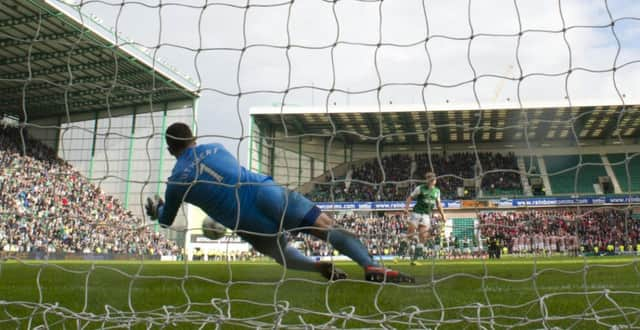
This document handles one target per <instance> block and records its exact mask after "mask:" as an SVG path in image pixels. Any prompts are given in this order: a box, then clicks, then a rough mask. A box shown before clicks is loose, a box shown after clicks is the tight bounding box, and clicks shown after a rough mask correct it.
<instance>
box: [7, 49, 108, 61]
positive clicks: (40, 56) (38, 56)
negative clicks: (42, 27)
mask: <svg viewBox="0 0 640 330" xmlns="http://www.w3.org/2000/svg"><path fill="white" fill-rule="evenodd" d="M104 49H105V48H104V47H85V48H78V49H72V50H67V51H63V52H52V53H49V52H39V53H34V54H31V56H16V57H10V58H3V59H0V65H8V64H19V63H26V62H29V61H40V60H51V59H58V58H64V57H69V56H77V55H84V54H94V55H99V54H101V53H102V52H103V51H104Z"/></svg>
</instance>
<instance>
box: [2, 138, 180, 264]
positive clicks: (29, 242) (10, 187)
mask: <svg viewBox="0 0 640 330" xmlns="http://www.w3.org/2000/svg"><path fill="white" fill-rule="evenodd" d="M22 132H23V133H24V134H23V135H22V136H23V137H24V143H23V139H22V138H21V133H20V129H19V128H16V127H12V126H7V125H3V126H0V252H4V253H12V252H27V253H31V252H40V253H93V254H95V253H98V254H103V253H117V254H136V255H170V254H173V255H175V254H177V253H178V252H179V250H180V249H179V248H178V246H177V245H176V244H175V242H173V241H170V240H167V239H166V238H165V237H164V236H163V235H162V234H160V233H157V232H154V231H152V230H151V229H150V228H148V227H141V220H140V219H139V218H137V217H135V216H134V215H133V214H132V213H131V211H129V210H127V209H125V208H124V207H123V205H122V204H121V203H120V201H119V200H118V199H116V198H114V197H112V196H110V195H108V194H105V193H104V192H103V191H102V190H101V189H100V188H99V187H97V186H96V185H94V184H92V183H91V182H89V180H88V179H87V178H86V177H84V176H83V175H82V174H80V173H79V172H78V171H76V170H75V169H74V168H73V166H71V165H70V164H69V163H68V162H66V161H64V160H62V159H60V158H58V157H57V156H56V155H55V153H54V152H53V150H51V149H50V148H48V147H47V146H45V145H44V144H42V143H40V142H37V141H35V140H32V139H29V138H28V137H27V135H26V129H25V130H23V131H22Z"/></svg>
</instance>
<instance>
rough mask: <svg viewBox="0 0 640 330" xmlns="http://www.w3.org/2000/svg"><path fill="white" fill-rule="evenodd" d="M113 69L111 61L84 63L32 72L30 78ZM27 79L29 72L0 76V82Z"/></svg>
mask: <svg viewBox="0 0 640 330" xmlns="http://www.w3.org/2000/svg"><path fill="white" fill-rule="evenodd" d="M113 67H114V61H113V60H111V61H101V62H93V63H86V64H77V65H58V66H54V67H51V68H48V69H43V70H36V71H32V72H31V77H37V76H46V75H51V74H57V73H65V72H77V71H84V70H96V69H104V68H113ZM27 78H29V72H14V73H9V74H6V75H3V76H0V79H2V80H11V79H27Z"/></svg>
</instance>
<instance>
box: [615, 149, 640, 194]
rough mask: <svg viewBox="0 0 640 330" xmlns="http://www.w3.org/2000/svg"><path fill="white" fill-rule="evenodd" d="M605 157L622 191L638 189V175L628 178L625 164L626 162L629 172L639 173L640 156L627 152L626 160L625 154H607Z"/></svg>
mask: <svg viewBox="0 0 640 330" xmlns="http://www.w3.org/2000/svg"><path fill="white" fill-rule="evenodd" d="M607 157H608V158H609V163H610V164H611V168H612V169H613V172H614V173H615V175H616V178H617V179H618V182H619V183H620V188H621V189H622V191H623V192H625V193H627V192H630V191H631V192H637V191H640V176H638V175H631V179H630V180H629V176H628V175H627V165H626V164H628V170H629V172H628V173H629V174H634V173H640V157H639V156H638V155H637V154H629V160H628V161H627V160H626V159H627V155H625V154H609V155H607ZM629 184H630V185H629ZM629 188H630V189H629Z"/></svg>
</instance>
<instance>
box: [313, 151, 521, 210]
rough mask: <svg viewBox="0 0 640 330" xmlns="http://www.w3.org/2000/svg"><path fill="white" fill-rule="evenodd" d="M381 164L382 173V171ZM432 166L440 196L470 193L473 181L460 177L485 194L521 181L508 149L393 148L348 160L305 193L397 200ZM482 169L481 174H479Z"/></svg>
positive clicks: (514, 191)
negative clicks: (339, 172)
mask: <svg viewBox="0 0 640 330" xmlns="http://www.w3.org/2000/svg"><path fill="white" fill-rule="evenodd" d="M382 169H384V176H383V171H382ZM428 171H432V172H435V173H436V174H437V175H438V187H439V188H440V190H441V192H442V197H443V198H445V199H468V198H474V197H475V196H476V195H477V194H476V192H475V187H476V185H475V182H473V183H472V184H471V185H469V184H467V187H465V184H464V179H475V178H480V177H481V178H482V179H481V182H480V188H481V189H482V191H483V193H484V194H485V195H510V196H514V195H519V194H521V193H522V182H521V179H520V174H519V173H518V165H517V160H516V157H515V155H514V154H513V153H509V154H500V153H487V152H481V153H478V154H477V155H476V154H475V153H469V152H467V153H454V154H450V155H447V154H446V153H445V154H435V153H432V154H427V153H417V154H414V155H409V154H393V155H388V156H384V157H382V158H380V162H378V159H374V160H370V161H367V162H364V163H362V164H361V165H358V166H353V167H352V168H351V169H350V171H349V172H348V173H347V175H346V176H344V177H337V178H334V180H332V179H331V177H330V176H327V177H325V180H324V182H318V183H316V184H315V186H314V189H313V190H312V191H311V192H310V193H309V194H308V195H307V196H308V197H309V198H311V199H312V200H314V201H317V202H320V201H337V202H341V201H378V200H385V201H402V200H405V199H406V198H407V197H408V195H409V194H410V193H411V191H412V189H413V188H414V187H415V186H416V184H419V183H420V182H421V181H422V180H424V175H425V174H426V173H427V172H428ZM482 173H484V175H482V176H480V174H482Z"/></svg>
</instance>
